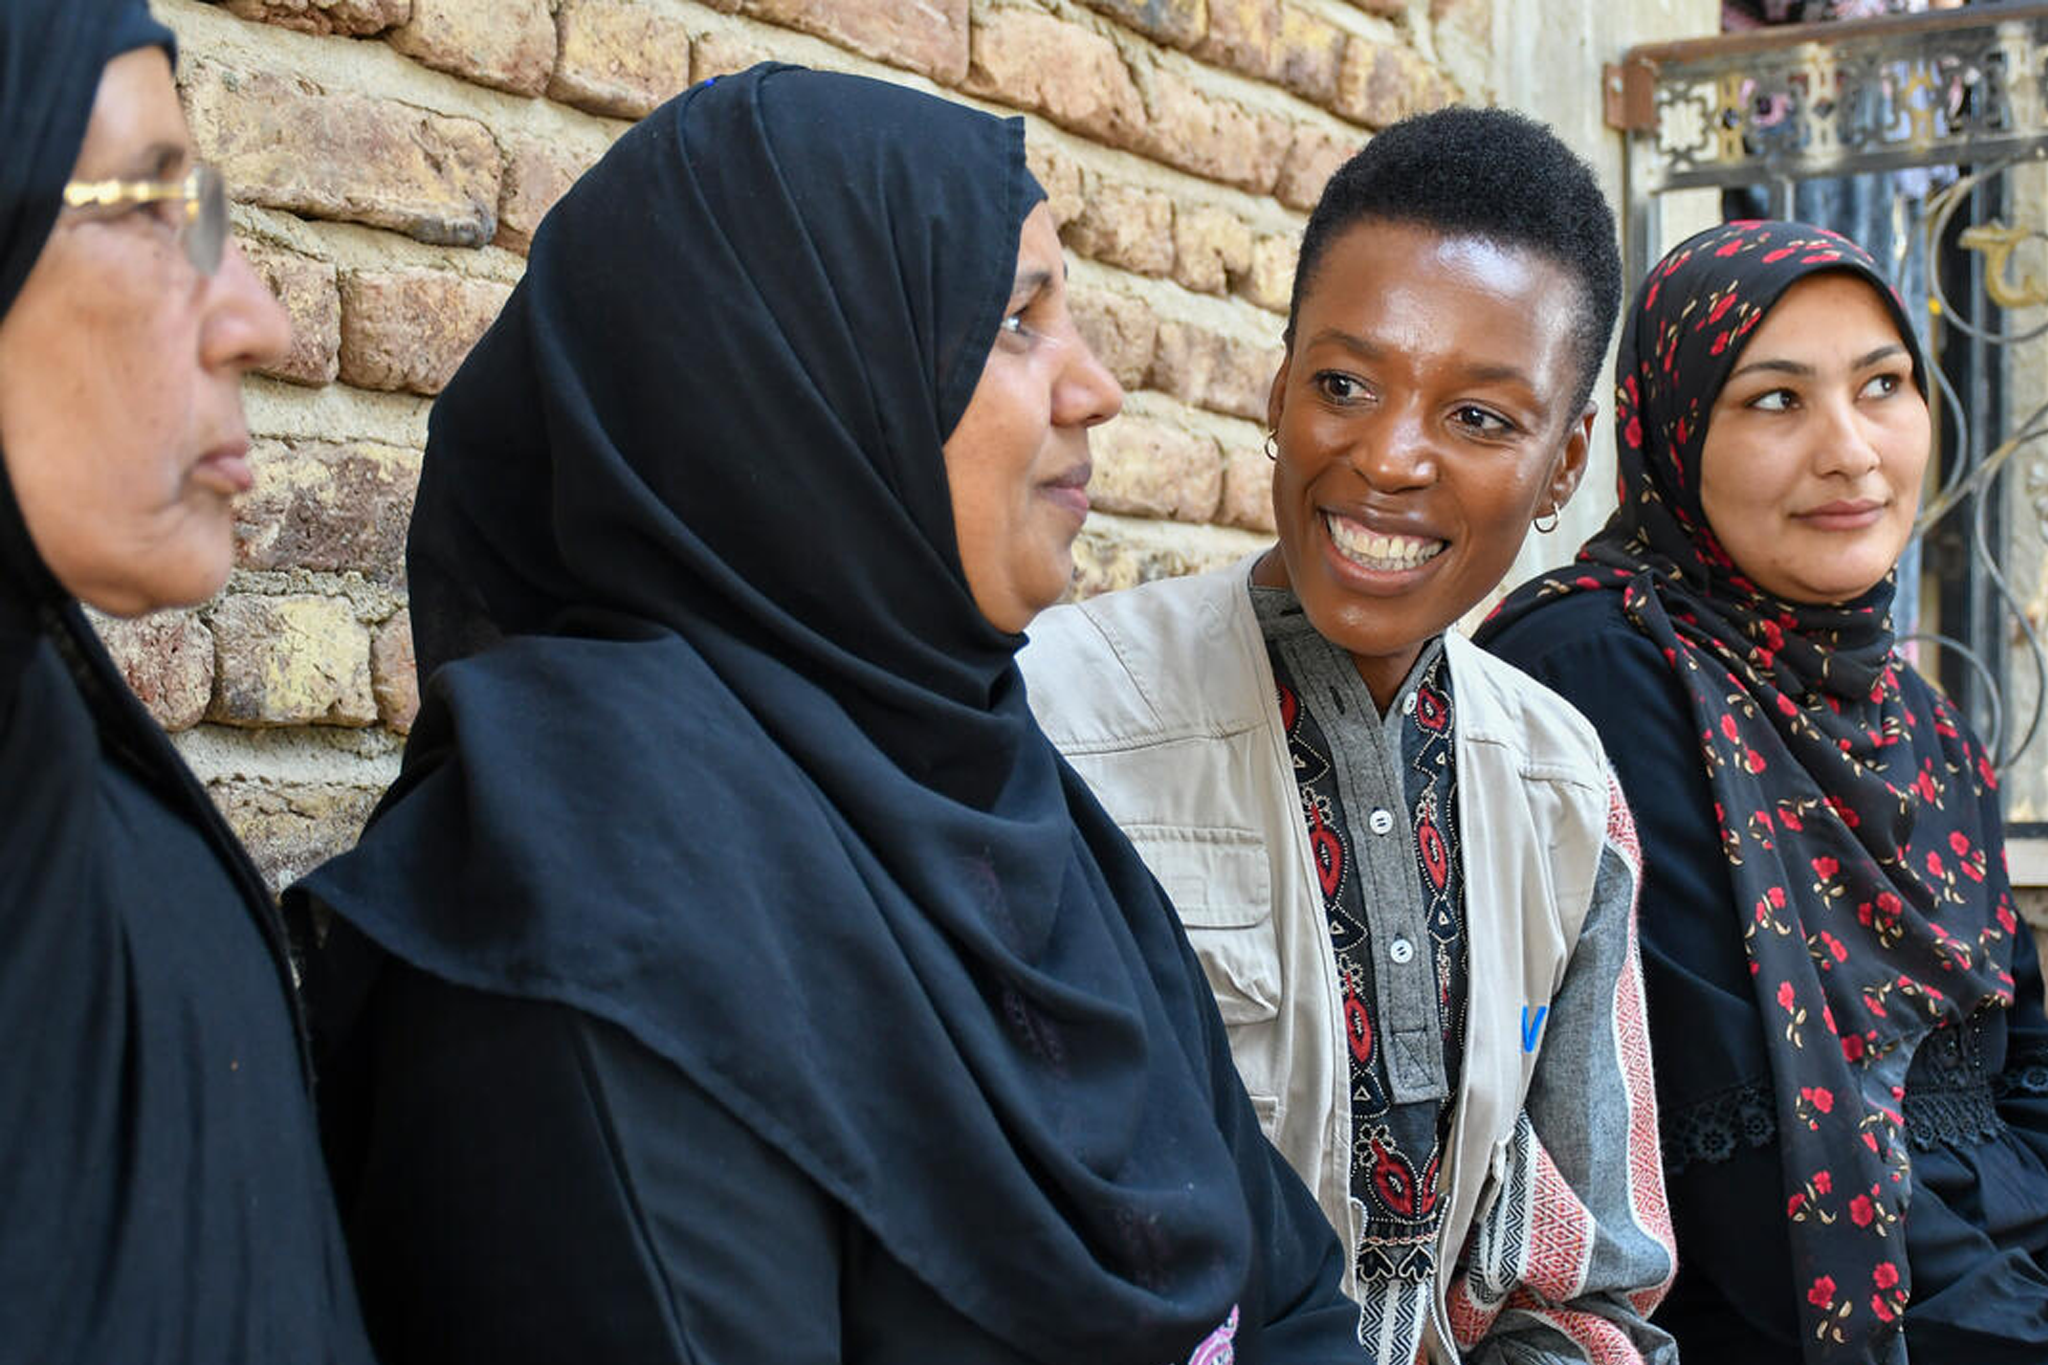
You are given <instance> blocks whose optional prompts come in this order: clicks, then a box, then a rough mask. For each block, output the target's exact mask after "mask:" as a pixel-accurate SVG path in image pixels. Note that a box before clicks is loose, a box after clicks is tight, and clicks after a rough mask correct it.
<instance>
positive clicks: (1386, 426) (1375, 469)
mask: <svg viewBox="0 0 2048 1365" xmlns="http://www.w3.org/2000/svg"><path fill="white" fill-rule="evenodd" d="M1346 458H1347V459H1348V460H1349V461H1350V464H1351V467H1352V468H1353V469H1355V470H1357V471H1358V473H1359V475H1360V476H1361V477H1362V478H1364V479H1365V481H1366V482H1367V483H1369V484H1371V485H1372V486H1373V487H1374V488H1375V489H1377V490H1379V491H1380V492H1383V493H1399V492H1403V491H1405V490H1407V489H1411V488H1422V487H1426V486H1427V485H1429V484H1430V483H1432V482H1434V481H1435V479H1436V468H1437V461H1436V451H1435V448H1434V447H1433V446H1432V445H1431V444H1430V440H1429V433H1428V432H1427V431H1425V430H1424V429H1423V426H1422V423H1421V422H1420V421H1419V420H1417V419H1416V418H1415V417H1413V416H1411V415H1408V414H1404V413H1400V412H1388V413H1385V414H1384V415H1382V416H1381V417H1380V418H1379V419H1378V420H1376V421H1367V422H1365V423H1362V424H1361V429H1360V430H1359V431H1358V432H1357V433H1356V435H1355V438H1354V440H1353V444H1352V446H1351V449H1350V452H1349V453H1348V455H1347V456H1346Z"/></svg>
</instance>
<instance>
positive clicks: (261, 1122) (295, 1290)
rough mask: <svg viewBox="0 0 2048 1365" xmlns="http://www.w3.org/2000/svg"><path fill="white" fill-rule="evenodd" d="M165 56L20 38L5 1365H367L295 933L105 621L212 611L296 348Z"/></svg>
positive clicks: (26, 3)
mask: <svg viewBox="0 0 2048 1365" xmlns="http://www.w3.org/2000/svg"><path fill="white" fill-rule="evenodd" d="M171 51H172V43H171V35H170V34H169V32H167V31H166V30H165V29H163V28H161V27H160V26H158V25H157V24H155V23H153V22H152V21H151V20H150V18H149V14H148V11H147V10H146V9H145V8H144V6H143V4H142V3H141V2H140V0H8V3H7V4H5V5H4V6H0V132H4V136H5V144H6V146H7V148H8V151H7V155H6V156H5V157H4V158H0V469H4V474H5V477H4V478H0V1040H4V1046H5V1049H6V1051H5V1060H4V1062H0V1358H4V1359H6V1360H10V1361H13V1360H21V1361H36V1362H39V1365H44V1363H47V1362H113V1361H124V1362H125V1361H144V1360H147V1361H153V1362H167V1363H173V1365H183V1363H184V1362H191V1363H192V1365H198V1362H206V1363H207V1365H217V1363H218V1362H249V1363H250V1365H255V1363H256V1362H261V1363H262V1365H276V1363H277V1362H338V1363H343V1365H355V1363H356V1362H367V1361H368V1360H369V1359H370V1355H369V1350H368V1347H367V1345H366V1344H365V1342H364V1338H363V1332H362V1327H361V1323H360V1319H359V1315H358V1313H357V1309H356V1306H355V1300H354V1294H353V1290H352V1289H351V1288H350V1281H349V1275H348V1268H347V1264H346V1261H345V1259H344V1256H343V1251H342V1244H341V1239H340V1235H339V1232H338V1230H337V1222H336V1219H335V1215H334V1211H333V1203H332V1197H331V1195H330V1194H329V1192H328V1189H327V1185H326V1182H325V1177H324V1175H323V1172H322V1166H321V1162H320V1156H319V1151H318V1142H317V1138H316V1133H315V1125H314V1122H313V1115H312V1109H311V1105H310V1104H309V1102H308V1095H307V1073H306V1067H305V1062H304V1051H303V1048H302V1046H301V1043H300V1035H299V1032H298V1026H297V1021H296V1018H295V1013H296V1010H295V1005H294V1000H293V993H292V983H291V975H290V968H289V966H288V963H287V961H286V958H285V954H284V949H283V939H282V936H281V934H280V933H279V931H278V926H277V921H276V916H275V911H274V909H273V906H272V904H271V902H270V899H269V897H268V896H267V895H266V894H265V892H264V887H263V884H262V882H261V880H260V879H259V878H258V877H257V875H256V871H255V869H254V868H253V867H252V866H251V865H250V863H249V860H248V858H247V856H246V855H245V854H244V853H243V852H242V850H241V848H240V847H239V846H238V845H237V844H236V842H235V839H234V836H233V835H232V834H230V833H229V831H228V829H227V827H226V826H225V825H224V824H223V823H222V822H221V819H220V817H219V816H218V815H217V814H216V813H215V812H214V810H213V808H212V806H211V805H210V804H209V803H208V801H207V799H206V794H205V792H204V791H203V790H201V788H200V786H199V784H198V783H197V782H196V781H195V780H194V779H193V777H192V775H191V774H190V773H189V772H188V771H187V770H186V768H185V767H184V765H183V764H182V763H181V762H180V761H179V759H178V756H177V754H176V752H175V751H174V750H173V749H172V748H171V745H170V743H169V741H168V740H167V739H166V738H165V736H164V734H163V732H162V731H161V730H160V729H158V728H157V726H156V725H155V724H154V723H153V722H152V721H151V719H150V717H149V715H148V714H147V713H146V712H145V711H144V710H143V709H142V707H141V705H140V704H139V703H138V702H137V701H136V699H135V698H134V696H133V695H131V694H130V693H129V691H128V689H127V687H126V686H125V684H124V683H123V681H122V678H121V675H120V673H119V672H118V671H116V669H115V668H114V667H113V665H112V663H111V662H110V661H109V659H108V657H107V654H106V652H105V651H104V650H103V649H102V648H101V647H100V644H99V642H98V641H97V639H96V638H95V637H94V635H93V633H92V631H91V629H90V628H89V627H88V626H87V624H86V621H85V618H84V616H83V615H82V614H81V611H80V604H81V603H86V604H90V605H92V606H94V607H97V608H99V609H100V610H102V611H106V612H111V613H114V614H117V615H123V616H128V615H137V614H140V613H143V612H147V611H151V610H154V609H156V608H159V607H165V606H171V605H175V604H181V603H190V602H195V601H198V600H200V599H203V598H205V597H207V596H209V595H211V594H212V593H213V592H214V591H215V590H216V589H217V588H219V586H220V585H221V582H222V580H223V579H225V577H226V576H227V571H228V562H229V554H230V549H231V545H232V521H231V517H230V511H229V499H230V498H232V497H233V496H234V494H236V493H238V492H240V491H241V490H243V489H245V488H247V487H248V486H249V482H250V472H249V465H248V460H247V447H248V437H247V432H246V428H245V426H244V423H243V418H242V408H241V400H240V390H239V380H240V378H241V376H242V374H243V372H244V371H245V370H247V369H248V368H250V367H251V366H253V365H256V364H259V363H261V362H262V361H264V360H266V359H269V358H272V357H274V356H275V355H276V354H278V352H279V351H280V350H281V348H282V347H283V345H284V343H285V341H286V337H287V324H286V320H285V317H284V315H283V313H282V311H281V310H280V309H279V308H278V306H277V304H276V303H275V302H274V301H273V300H272V299H271V298H270V296H269V295H268V294H267V293H266V292H265V291H264V289H263V287H262V285H261V284H260V283H258V281H257V280H256V278H255V276H254V275H253V274H252V273H251V272H250V270H249V267H248V265H247V264H246V263H245V262H244V261H243V260H242V259H241V257H240V256H239V255H238V254H237V253H236V252H235V250H234V249H233V247H231V246H226V245H225V244H224V238H225V226H226V215H225V206H224V204H223V203H222V200H221V193H220V185H219V181H218V180H217V179H216V178H215V177H213V176H211V175H210V174H208V173H206V172H203V171H196V170H195V167H194V164H193V161H192V150H191V142H190V137H189V134H188V132H187V129H186V126H185V120H184V117H183V115H182V114H181V113H180V111H179V107H178V99H177V93H176V90H175V88H174V87H173V85H172V82H171V66H170V56H171Z"/></svg>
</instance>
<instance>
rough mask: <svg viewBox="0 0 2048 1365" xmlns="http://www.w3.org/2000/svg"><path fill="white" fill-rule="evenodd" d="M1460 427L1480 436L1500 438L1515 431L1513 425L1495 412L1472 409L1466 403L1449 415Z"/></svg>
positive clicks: (1470, 405)
mask: <svg viewBox="0 0 2048 1365" xmlns="http://www.w3.org/2000/svg"><path fill="white" fill-rule="evenodd" d="M1451 415H1452V417H1453V418H1454V419H1455V420H1456V421H1457V423H1458V425H1459V426H1461V427H1466V428H1468V429H1470V430H1472V431H1475V432H1478V433H1479V434H1480V435H1482V436H1500V435H1504V434H1505V433H1507V432H1510V431H1513V430H1514V429H1515V424H1514V423H1513V422H1510V421H1509V420H1508V419H1507V418H1505V417H1502V416H1501V415H1500V414H1499V413H1497V412H1488V411H1487V410H1486V409H1485V408H1481V407H1474V406H1473V405H1472V404H1470V403H1467V404H1466V405H1465V406H1464V407H1462V408H1459V409H1458V410H1457V411H1456V412H1455V413H1453V414H1451Z"/></svg>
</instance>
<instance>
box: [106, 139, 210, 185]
mask: <svg viewBox="0 0 2048 1365" xmlns="http://www.w3.org/2000/svg"><path fill="white" fill-rule="evenodd" d="M191 155H192V150H191V148H189V147H187V146H186V145H185V144H184V143H182V142H172V141H170V140H169V139H165V140H164V141H161V142H152V143H150V144H149V145H148V146H147V147H144V148H143V149H142V150H141V151H138V152H136V153H135V154H134V155H132V156H129V157H126V158H124V159H123V160H122V161H121V162H120V168H119V169H118V170H117V171H115V172H114V174H113V175H112V176H111V177H109V178H111V179H115V180H162V179H164V178H165V177H166V176H168V175H169V174H170V171H171V168H172V167H174V166H176V165H178V164H179V163H180V162H182V161H184V160H186V159H187V158H189V157H190V156H191Z"/></svg>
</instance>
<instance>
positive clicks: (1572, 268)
mask: <svg viewBox="0 0 2048 1365" xmlns="http://www.w3.org/2000/svg"><path fill="white" fill-rule="evenodd" d="M1373 220H1380V221H1384V222H1393V223H1411V224H1414V225H1416V226H1419V227H1423V228H1432V229H1435V230H1436V231H1438V232H1441V233H1443V234H1444V235H1446V236H1455V237H1477V238H1480V239H1481V240H1484V241H1488V242H1492V243H1493V244H1494V245H1496V246H1502V247H1519V248H1522V249H1525V250H1528V251H1532V252H1535V253H1537V254H1539V255H1542V256H1544V257H1546V258H1548V259H1550V260H1552V261H1555V262H1556V263H1557V264H1558V265H1560V266H1562V267H1564V269H1565V270H1566V271H1567V272H1568V273H1569V274H1570V275H1572V276H1573V277H1574V278H1575V279H1577V281H1578V282H1579V288H1580V292H1581V294H1582V295H1583V297H1582V299H1581V307H1580V309H1579V315H1578V318H1577V323H1576V326H1575V327H1574V332H1575V334H1576V340H1577V343H1578V352H1579V380H1580V383H1579V392H1578V401H1577V402H1576V403H1574V404H1573V405H1572V407H1571V409H1570V411H1571V413H1572V414H1573V415H1574V416H1576V415H1577V414H1578V413H1579V412H1580V411H1581V410H1582V409H1583V408H1584V407H1585V405H1586V399H1587V398H1588V397H1589V396H1590V395H1591V394H1592V392H1593V385H1594V383H1595V381H1597V380H1598V378H1599V376H1600V365H1601V361H1602V360H1603V359H1604V358H1605V356H1606V354H1607V339H1608V338H1609V337H1610V336H1612V335H1613V333H1614V320H1615V316H1616V314H1617V313H1619V311H1620V309H1621V251H1620V248H1619V246H1618V245H1617V242H1616V234H1615V229H1614V210H1613V209H1612V208H1610V207H1609V206H1608V203H1607V196H1606V195H1604V194H1602V193H1601V192H1600V182H1599V180H1598V179H1596V178H1595V177H1594V174H1593V170H1592V168H1591V167H1590V166H1588V165H1587V164H1586V163H1585V162H1584V161H1582V160H1580V159H1579V158H1578V157H1577V156H1575V155H1573V153H1572V151H1571V149H1570V148H1569V147H1566V146H1565V145H1564V143H1562V142H1560V141H1559V140H1558V137H1557V135H1556V134H1555V133H1553V132H1551V131H1550V129H1549V128H1547V127H1545V126H1544V125H1543V124H1541V123H1538V122H1536V121H1535V120H1534V119H1531V118H1526V117H1524V116H1523V115H1521V114H1516V113H1512V112H1510V111H1508V110H1506V109H1468V108H1463V107H1459V106H1453V107H1451V108H1447V109H1438V110H1436V111H1434V112H1433V113H1427V114H1417V115H1415V116H1414V117H1412V118H1406V119H1402V120H1401V121H1400V122H1399V123H1396V124H1393V125H1392V126H1391V127H1389V128H1387V129H1386V130H1385V131H1383V132H1381V133H1378V134H1376V135H1375V136H1374V137H1373V139H1372V140H1371V141H1370V142H1368V143H1366V145H1365V147H1364V149H1363V150H1362V151H1360V152H1359V153H1358V154H1357V155H1355V156H1353V157H1352V158H1351V159H1350V160H1349V161H1347V162H1345V163H1344V164H1343V165H1342V166H1341V167H1339V168H1338V170H1337V173H1336V174H1335V175H1333V176H1331V177H1330V183H1329V184H1327V185H1325V186H1324V187H1323V195H1322V198H1321V199H1320V200H1318V201H1317V202H1316V207H1315V212H1313V213H1311V214H1310V215H1309V219H1308V228H1307V230H1306V231H1304V232H1303V233H1302V238H1301V260H1300V263H1299V264H1298V265H1296V267H1295V271H1294V297H1293V298H1292V299H1291V300H1290V301H1289V302H1288V305H1287V340H1288V342H1289V344H1290V345H1291V344H1292V343H1293V340H1294V319H1295V317H1296V315H1297V314H1298V313H1300V311H1301V301H1302V299H1303V297H1305V296H1306V294H1307V292H1308V289H1309V286H1310V285H1311V284H1312V283H1313V281H1314V279H1315V273H1316V267H1317V266H1318V265H1319V264H1320V263H1321V261H1322V257H1323V253H1324V252H1325V251H1327V250H1328V249H1329V246H1330V243H1331V242H1332V241H1334V240H1335V239H1336V238H1337V237H1338V236H1339V235H1340V234H1341V233H1342V232H1343V231H1344V230H1345V229H1347V228H1349V227H1351V226H1353V225H1354V224H1357V223H1360V222H1369V221H1373Z"/></svg>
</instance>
